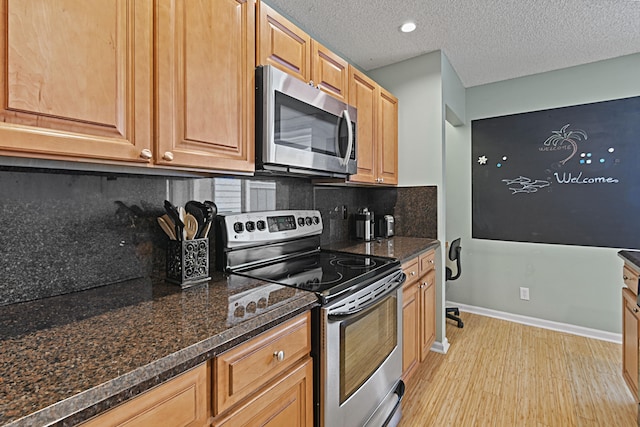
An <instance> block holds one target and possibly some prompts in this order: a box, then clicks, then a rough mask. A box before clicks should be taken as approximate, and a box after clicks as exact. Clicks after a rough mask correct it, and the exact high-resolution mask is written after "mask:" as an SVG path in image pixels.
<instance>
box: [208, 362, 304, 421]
mask: <svg viewBox="0 0 640 427" xmlns="http://www.w3.org/2000/svg"><path fill="white" fill-rule="evenodd" d="M312 379H313V363H312V360H311V358H310V357H306V358H305V359H303V360H302V361H301V362H299V363H298V364H297V365H296V366H295V367H294V368H293V369H292V370H291V371H290V372H288V373H287V374H286V375H284V376H281V377H279V378H278V379H277V380H276V381H275V382H273V383H270V384H269V385H268V386H267V387H265V388H264V389H263V390H261V391H260V392H259V393H258V394H257V395H255V396H254V397H251V398H249V399H247V401H246V403H244V404H241V405H240V406H239V407H238V408H237V409H235V410H233V411H231V412H229V413H228V415H222V416H220V417H216V418H215V419H214V421H213V423H212V424H211V425H212V426H216V427H217V426H225V427H227V426H229V427H232V426H233V427H236V426H269V427H291V426H300V427H301V426H308V427H312V426H313V388H312Z"/></svg>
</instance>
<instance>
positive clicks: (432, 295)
mask: <svg viewBox="0 0 640 427" xmlns="http://www.w3.org/2000/svg"><path fill="white" fill-rule="evenodd" d="M435 340H436V271H435V270H430V271H429V272H428V273H427V274H425V275H424V276H423V277H422V279H421V280H420V361H421V362H423V361H424V359H425V358H426V357H427V354H429V352H430V351H431V345H432V344H433V342H434V341H435Z"/></svg>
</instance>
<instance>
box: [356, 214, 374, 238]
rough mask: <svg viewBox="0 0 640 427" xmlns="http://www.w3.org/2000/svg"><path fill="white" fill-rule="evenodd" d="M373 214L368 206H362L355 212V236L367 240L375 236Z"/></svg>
mask: <svg viewBox="0 0 640 427" xmlns="http://www.w3.org/2000/svg"><path fill="white" fill-rule="evenodd" d="M374 221H375V215H374V214H373V212H371V211H369V209H368V208H362V209H360V210H359V211H358V213H357V214H355V222H356V223H355V228H356V238H357V239H362V240H364V241H365V242H369V241H371V240H373V239H374V237H375V227H374V224H375V222H374Z"/></svg>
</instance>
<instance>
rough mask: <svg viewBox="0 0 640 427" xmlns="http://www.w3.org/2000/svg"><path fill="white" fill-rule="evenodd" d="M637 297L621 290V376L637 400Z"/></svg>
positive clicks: (638, 318)
mask: <svg viewBox="0 0 640 427" xmlns="http://www.w3.org/2000/svg"><path fill="white" fill-rule="evenodd" d="M636 300H637V296H636V295H635V294H634V293H633V292H631V290H629V288H623V289H622V376H623V377H624V380H625V381H626V383H627V386H628V387H629V390H631V393H632V394H633V395H634V396H635V398H636V400H638V345H639V344H640V343H639V341H638V336H639V334H638V330H639V329H640V310H639V309H638V305H637V302H636Z"/></svg>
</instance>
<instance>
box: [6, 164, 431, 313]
mask: <svg viewBox="0 0 640 427" xmlns="http://www.w3.org/2000/svg"><path fill="white" fill-rule="evenodd" d="M165 199H168V200H170V201H171V202H173V203H174V204H177V205H183V204H184V203H185V202H186V201H188V200H191V199H195V200H213V201H214V202H215V203H216V204H218V208H219V210H220V211H224V210H243V211H251V210H272V209H318V210H319V211H320V212H321V215H322V218H323V222H324V232H323V234H322V236H321V242H322V244H324V245H326V244H330V243H335V242H339V241H345V240H349V239H352V238H353V236H354V235H355V233H354V229H353V226H354V221H353V214H354V213H356V212H357V211H358V209H361V208H363V207H368V208H369V209H370V210H372V211H374V213H375V215H376V217H379V216H382V215H384V214H393V215H394V216H395V218H396V235H399V236H414V237H429V238H436V236H437V233H436V230H437V218H436V210H437V209H436V207H437V196H436V188H435V187H399V188H373V187H366V188H360V187H333V186H314V185H313V184H312V182H311V181H309V180H306V179H301V178H281V177H269V178H265V177H254V178H176V177H155V176H127V175H112V174H111V175H106V174H87V173H77V172H62V171H51V170H36V169H33V170H31V169H29V170H15V169H10V168H4V169H0V224H3V227H2V229H3V230H2V233H0V306H2V305H8V304H13V303H16V302H22V301H29V300H36V299H42V298H46V297H50V296H55V295H61V294H65V293H70V292H76V291H81V290H85V289H91V288H95V287H98V286H104V285H108V284H112V283H117V282H122V281H125V280H128V279H134V278H140V277H151V278H152V279H153V280H161V279H162V278H163V277H164V269H165V252H166V246H167V237H166V236H165V235H164V233H163V232H162V230H161V229H160V227H159V226H158V224H157V221H156V217H157V216H159V215H162V214H163V213H164V209H163V201H164V200H165ZM343 207H344V209H343ZM345 212H346V216H345ZM214 234H215V233H213V232H212V233H211V234H210V237H211V239H212V241H211V244H210V247H211V252H212V253H211V259H210V263H211V265H212V266H213V265H214V264H215V263H214V260H215V254H214V253H213V252H214V251H215V242H214V241H213V236H214Z"/></svg>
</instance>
